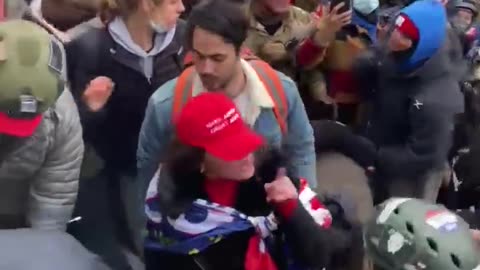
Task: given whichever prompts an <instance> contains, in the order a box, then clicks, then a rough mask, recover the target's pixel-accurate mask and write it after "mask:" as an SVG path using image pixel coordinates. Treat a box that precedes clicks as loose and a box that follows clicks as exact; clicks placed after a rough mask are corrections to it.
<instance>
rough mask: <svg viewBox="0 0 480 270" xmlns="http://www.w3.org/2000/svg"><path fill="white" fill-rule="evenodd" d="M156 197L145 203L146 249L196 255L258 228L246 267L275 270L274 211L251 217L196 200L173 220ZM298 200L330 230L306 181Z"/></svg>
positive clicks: (151, 194) (325, 212) (327, 216)
mask: <svg viewBox="0 0 480 270" xmlns="http://www.w3.org/2000/svg"><path fill="white" fill-rule="evenodd" d="M157 196H158V194H157V193H156V192H153V191H149V194H147V200H146V204H145V212H146V214H147V217H148V222H147V237H146V241H145V247H146V248H147V249H151V250H158V251H164V252H171V253H176V254H183V255H195V254H198V253H201V252H202V251H204V250H205V249H207V248H208V247H210V246H212V245H214V244H216V243H218V242H220V241H222V240H223V239H225V238H228V236H229V235H230V234H233V233H235V232H240V231H245V230H249V229H251V228H255V231H256V234H255V235H254V236H253V237H252V238H251V239H250V241H249V248H248V250H247V254H246V255H247V256H246V262H245V268H246V269H247V270H260V269H261V270H276V266H275V264H274V263H273V261H272V259H271V257H270V256H269V253H268V248H267V247H266V245H265V241H264V240H265V239H267V238H268V237H270V236H271V235H272V232H274V231H275V230H277V228H278V221H277V220H276V218H275V216H274V214H273V212H272V213H271V214H269V215H268V216H258V217H251V216H247V215H245V214H243V213H241V212H239V211H237V210H236V209H234V208H231V207H225V206H222V205H219V204H217V203H212V202H209V201H206V200H203V199H197V200H195V201H194V202H193V203H192V205H191V207H190V208H189V209H188V210H187V211H185V213H183V214H181V215H180V216H179V217H178V218H176V219H172V218H170V217H167V216H165V215H162V214H161V213H160V212H159V207H158V199H157V198H158V197H157ZM299 200H300V202H301V206H303V207H304V208H305V209H306V210H307V211H308V212H309V213H310V215H311V216H312V217H313V219H314V220H315V221H316V223H318V225H319V226H320V227H322V228H325V229H326V228H329V227H330V225H331V223H332V217H331V215H330V212H329V211H328V209H326V208H325V206H324V205H323V204H322V203H321V202H320V200H319V199H318V198H317V196H316V194H315V192H314V191H313V190H311V189H310V187H309V186H308V184H307V182H306V181H305V180H303V179H302V180H301V184H300V190H299Z"/></svg>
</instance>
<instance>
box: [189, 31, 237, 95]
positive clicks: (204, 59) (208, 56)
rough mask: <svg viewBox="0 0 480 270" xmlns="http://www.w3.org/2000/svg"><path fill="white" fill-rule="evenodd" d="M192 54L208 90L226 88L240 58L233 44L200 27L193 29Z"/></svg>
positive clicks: (204, 85)
mask: <svg viewBox="0 0 480 270" xmlns="http://www.w3.org/2000/svg"><path fill="white" fill-rule="evenodd" d="M192 56H193V63H194V66H195V69H196V71H197V73H198V75H199V76H200V80H201V81H202V83H203V87H205V89H206V90H208V91H219V90H222V89H225V87H226V86H227V85H228V83H229V82H230V80H231V79H232V77H233V76H234V74H235V70H236V65H237V64H238V61H239V60H240V58H239V56H238V54H237V52H236V51H235V47H234V46H233V45H232V44H229V43H225V41H224V40H223V38H222V37H220V36H219V35H216V34H214V33H211V32H209V31H206V30H204V29H202V28H199V27H197V28H195V30H194V31H193V40H192Z"/></svg>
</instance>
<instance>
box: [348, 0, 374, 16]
mask: <svg viewBox="0 0 480 270" xmlns="http://www.w3.org/2000/svg"><path fill="white" fill-rule="evenodd" d="M378 5H379V1H378V0H354V1H353V8H354V9H355V10H356V11H358V12H360V13H362V14H363V15H368V14H370V13H372V12H373V11H374V10H375V9H377V8H378Z"/></svg>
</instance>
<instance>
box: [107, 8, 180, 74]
mask: <svg viewBox="0 0 480 270" xmlns="http://www.w3.org/2000/svg"><path fill="white" fill-rule="evenodd" d="M108 32H109V33H110V35H111V36H112V38H113V40H114V41H115V42H116V43H117V44H119V45H120V46H122V47H123V48H124V49H125V50H127V51H128V52H130V53H132V54H134V55H136V56H138V58H139V59H138V61H139V64H140V67H141V68H142V70H143V74H144V75H145V77H146V78H147V79H148V80H150V79H151V78H152V73H153V57H154V56H155V55H157V54H159V53H160V52H162V51H163V50H165V48H167V46H168V45H170V43H171V42H172V40H173V37H174V36H175V27H174V28H172V29H170V30H169V31H167V32H165V33H157V34H156V35H155V40H154V44H153V48H152V49H151V50H150V51H148V52H146V51H145V50H143V49H142V48H141V47H140V46H138V45H137V44H136V43H135V42H134V41H133V40H132V37H131V36H130V33H129V32H128V29H127V26H126V25H125V23H124V21H123V20H122V19H121V18H118V17H117V18H116V19H114V20H113V21H112V22H111V23H110V24H109V25H108Z"/></svg>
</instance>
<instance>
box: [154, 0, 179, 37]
mask: <svg viewBox="0 0 480 270" xmlns="http://www.w3.org/2000/svg"><path fill="white" fill-rule="evenodd" d="M145 1H149V2H150V4H149V5H147V6H148V8H147V10H146V11H147V13H148V14H149V15H150V24H152V26H154V28H156V29H155V30H158V29H159V28H162V29H164V31H168V30H170V29H172V28H173V27H174V26H175V25H176V24H177V20H178V18H179V17H180V15H181V14H182V12H184V11H185V7H184V6H183V2H182V0H157V1H158V4H157V5H155V4H154V2H153V0H145Z"/></svg>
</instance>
